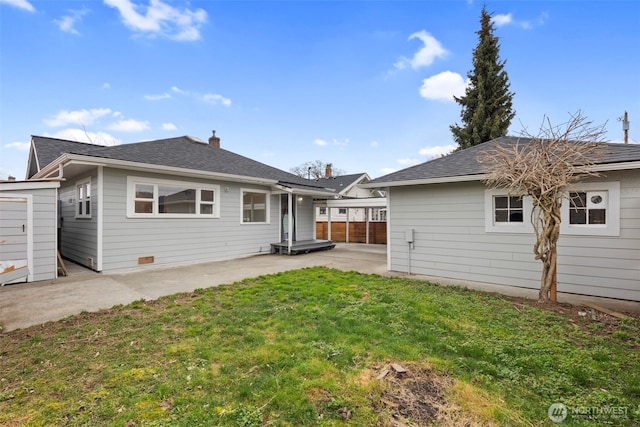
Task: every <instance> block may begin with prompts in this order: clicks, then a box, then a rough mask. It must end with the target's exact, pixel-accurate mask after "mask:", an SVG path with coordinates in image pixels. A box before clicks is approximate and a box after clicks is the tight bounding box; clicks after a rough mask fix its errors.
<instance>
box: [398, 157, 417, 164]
mask: <svg viewBox="0 0 640 427" xmlns="http://www.w3.org/2000/svg"><path fill="white" fill-rule="evenodd" d="M418 163H422V161H421V160H420V159H411V158H406V159H398V164H401V165H402V166H413V165H417V164H418Z"/></svg>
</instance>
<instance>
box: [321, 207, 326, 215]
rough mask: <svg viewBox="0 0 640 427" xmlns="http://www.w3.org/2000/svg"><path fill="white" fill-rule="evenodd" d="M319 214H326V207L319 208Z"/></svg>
mask: <svg viewBox="0 0 640 427" xmlns="http://www.w3.org/2000/svg"><path fill="white" fill-rule="evenodd" d="M319 213H320V215H326V214H327V208H320V212H319Z"/></svg>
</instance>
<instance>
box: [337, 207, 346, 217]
mask: <svg viewBox="0 0 640 427" xmlns="http://www.w3.org/2000/svg"><path fill="white" fill-rule="evenodd" d="M346 214H347V208H338V215H346Z"/></svg>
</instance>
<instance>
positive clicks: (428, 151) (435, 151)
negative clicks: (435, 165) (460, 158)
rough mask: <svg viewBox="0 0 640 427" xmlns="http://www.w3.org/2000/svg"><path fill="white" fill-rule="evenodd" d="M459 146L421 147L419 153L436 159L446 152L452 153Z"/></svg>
mask: <svg viewBox="0 0 640 427" xmlns="http://www.w3.org/2000/svg"><path fill="white" fill-rule="evenodd" d="M456 148H457V146H456V145H453V144H450V145H436V146H435V147H424V148H421V149H420V151H419V153H420V155H421V156H429V158H431V159H435V158H437V157H440V156H442V155H444V154H450V153H451V152H453V150H455V149H456Z"/></svg>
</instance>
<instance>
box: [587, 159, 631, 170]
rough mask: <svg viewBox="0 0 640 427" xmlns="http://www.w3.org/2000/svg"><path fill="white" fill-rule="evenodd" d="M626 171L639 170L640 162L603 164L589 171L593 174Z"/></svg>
mask: <svg viewBox="0 0 640 427" xmlns="http://www.w3.org/2000/svg"><path fill="white" fill-rule="evenodd" d="M627 169H640V161H637V162H620V163H605V164H602V165H595V166H593V167H592V168H591V170H593V171H594V172H605V171H621V170H627Z"/></svg>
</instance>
